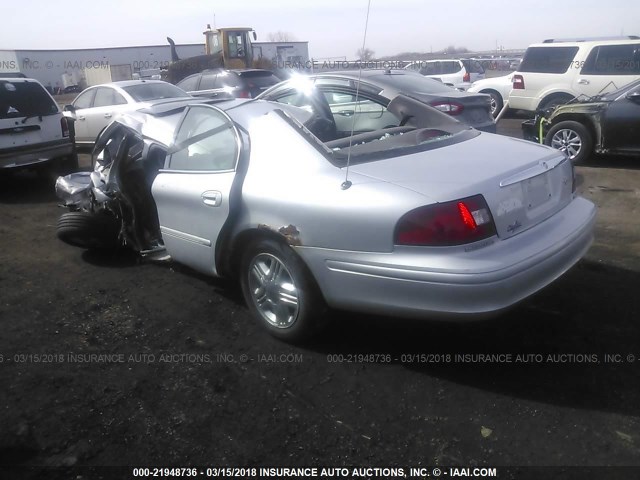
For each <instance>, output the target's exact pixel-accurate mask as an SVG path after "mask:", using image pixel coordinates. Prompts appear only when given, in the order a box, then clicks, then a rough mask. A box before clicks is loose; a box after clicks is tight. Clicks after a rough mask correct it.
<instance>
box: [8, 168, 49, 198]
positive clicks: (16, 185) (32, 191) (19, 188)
mask: <svg viewBox="0 0 640 480" xmlns="http://www.w3.org/2000/svg"><path fill="white" fill-rule="evenodd" d="M55 200H56V192H55V178H54V176H53V175H51V174H49V173H46V172H41V173H39V172H36V171H28V170H25V171H21V172H15V173H4V174H2V175H0V203H7V204H18V203H19V204H25V203H28V204H34V203H47V202H52V201H55Z"/></svg>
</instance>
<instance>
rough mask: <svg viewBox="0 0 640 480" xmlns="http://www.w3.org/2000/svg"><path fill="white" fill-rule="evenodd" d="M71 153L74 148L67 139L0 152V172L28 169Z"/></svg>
mask: <svg viewBox="0 0 640 480" xmlns="http://www.w3.org/2000/svg"><path fill="white" fill-rule="evenodd" d="M73 153H74V146H73V143H72V141H71V140H69V139H64V140H60V141H56V142H49V143H46V144H38V145H34V146H33V147H30V148H20V149H15V150H4V151H2V152H0V170H4V169H14V168H22V167H30V166H34V165H38V164H41V163H45V162H48V161H50V160H53V159H55V158H59V157H66V156H68V155H73Z"/></svg>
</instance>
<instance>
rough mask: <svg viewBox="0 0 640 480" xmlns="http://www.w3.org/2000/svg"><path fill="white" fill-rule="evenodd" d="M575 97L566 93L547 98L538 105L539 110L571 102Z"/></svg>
mask: <svg viewBox="0 0 640 480" xmlns="http://www.w3.org/2000/svg"><path fill="white" fill-rule="evenodd" d="M573 99H574V97H572V96H571V95H564V94H560V95H555V96H553V97H550V98H545V99H544V100H543V101H542V102H540V105H539V106H538V110H547V109H549V108H555V107H557V106H559V105H564V104H565V103H567V102H570V101H571V100H573Z"/></svg>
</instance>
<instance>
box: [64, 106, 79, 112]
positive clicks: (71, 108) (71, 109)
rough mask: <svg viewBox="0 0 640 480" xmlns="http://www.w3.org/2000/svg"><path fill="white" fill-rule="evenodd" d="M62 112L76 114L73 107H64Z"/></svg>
mask: <svg viewBox="0 0 640 480" xmlns="http://www.w3.org/2000/svg"><path fill="white" fill-rule="evenodd" d="M62 110H63V111H64V112H69V113H76V107H74V106H73V105H65V106H64V108H63V109H62Z"/></svg>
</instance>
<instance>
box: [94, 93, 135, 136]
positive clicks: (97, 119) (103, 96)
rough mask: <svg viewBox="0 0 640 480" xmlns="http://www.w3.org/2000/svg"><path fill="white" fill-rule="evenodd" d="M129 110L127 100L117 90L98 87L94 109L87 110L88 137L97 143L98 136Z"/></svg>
mask: <svg viewBox="0 0 640 480" xmlns="http://www.w3.org/2000/svg"><path fill="white" fill-rule="evenodd" d="M128 108H129V105H128V104H127V100H126V99H125V98H124V97H123V96H122V95H120V93H118V92H117V91H116V90H115V89H113V88H110V87H98V88H97V89H96V96H95V97H94V99H93V108H90V109H87V110H86V113H85V116H86V121H87V137H88V140H89V141H90V142H95V140H96V137H97V136H98V134H99V133H100V132H101V131H102V130H103V129H104V127H106V126H107V125H109V123H111V121H112V120H113V119H114V118H115V117H117V116H118V115H119V114H120V113H122V112H124V111H125V110H127V109H128Z"/></svg>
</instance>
